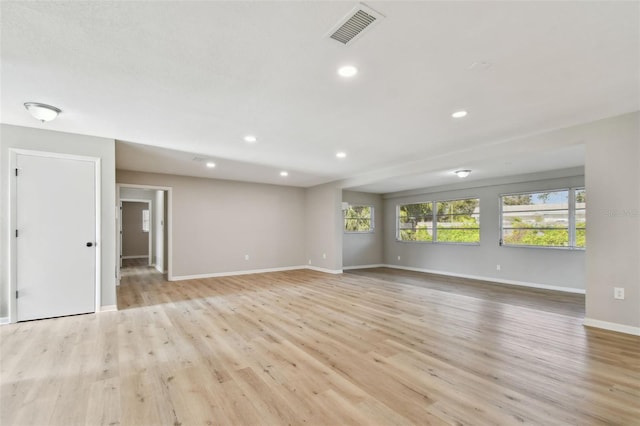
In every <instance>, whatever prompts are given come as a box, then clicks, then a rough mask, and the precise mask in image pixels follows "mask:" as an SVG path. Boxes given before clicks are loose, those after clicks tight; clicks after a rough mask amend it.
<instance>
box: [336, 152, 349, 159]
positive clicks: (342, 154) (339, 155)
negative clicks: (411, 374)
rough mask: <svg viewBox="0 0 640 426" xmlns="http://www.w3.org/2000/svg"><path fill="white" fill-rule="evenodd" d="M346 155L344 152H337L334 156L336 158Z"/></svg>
mask: <svg viewBox="0 0 640 426" xmlns="http://www.w3.org/2000/svg"><path fill="white" fill-rule="evenodd" d="M346 156H347V153H346V152H338V153H336V157H338V158H345V157H346Z"/></svg>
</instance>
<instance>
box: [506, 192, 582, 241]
mask: <svg viewBox="0 0 640 426" xmlns="http://www.w3.org/2000/svg"><path fill="white" fill-rule="evenodd" d="M578 190H583V191H585V193H586V188H585V186H584V185H578V186H570V187H564V188H554V189H538V190H533V191H519V192H508V193H503V194H499V195H498V211H499V218H498V245H499V246H500V247H515V248H534V249H551V250H582V251H584V250H586V242H585V246H584V247H577V246H576V237H577V228H576V223H577V222H576V191H578ZM562 191H566V192H567V204H568V206H567V228H566V229H567V234H568V241H567V245H566V246H543V245H534V244H505V242H504V209H503V207H504V202H503V198H504V197H510V196H516V195H531V194H541V193H545V192H562ZM562 210H564V209H562ZM584 211H585V214H586V211H587V205H586V203H585V207H584ZM558 229H565V228H558ZM584 229H585V230H586V221H585V228H584Z"/></svg>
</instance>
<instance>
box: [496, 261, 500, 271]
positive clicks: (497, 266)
mask: <svg viewBox="0 0 640 426" xmlns="http://www.w3.org/2000/svg"><path fill="white" fill-rule="evenodd" d="M499 270H500V264H499V263H498V264H497V265H496V271H499Z"/></svg>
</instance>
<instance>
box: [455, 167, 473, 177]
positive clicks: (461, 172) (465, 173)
mask: <svg viewBox="0 0 640 426" xmlns="http://www.w3.org/2000/svg"><path fill="white" fill-rule="evenodd" d="M453 173H455V174H457V175H458V177H459V178H466V177H467V176H469V175H470V174H471V170H469V169H465V170H456V171H455V172H453Z"/></svg>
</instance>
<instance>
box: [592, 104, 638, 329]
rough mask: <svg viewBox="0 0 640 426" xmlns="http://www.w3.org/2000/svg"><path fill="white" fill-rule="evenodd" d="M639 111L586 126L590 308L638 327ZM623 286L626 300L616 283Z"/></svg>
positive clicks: (601, 315) (599, 317) (597, 314)
mask: <svg viewBox="0 0 640 426" xmlns="http://www.w3.org/2000/svg"><path fill="white" fill-rule="evenodd" d="M639 127H640V115H639V114H638V113H633V114H628V115H625V116H621V117H616V118H612V119H608V120H602V121H599V122H596V123H593V124H592V125H590V126H588V128H587V129H586V131H585V134H586V137H585V139H586V142H587V158H586V164H587V165H586V171H587V173H586V177H587V200H588V208H587V245H588V251H587V277H588V278H587V311H586V317H587V318H589V319H593V320H597V321H605V322H610V323H616V324H623V325H627V326H630V327H640V131H639ZM614 287H623V288H624V289H625V296H626V298H625V300H616V299H614V298H613V288H614Z"/></svg>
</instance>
